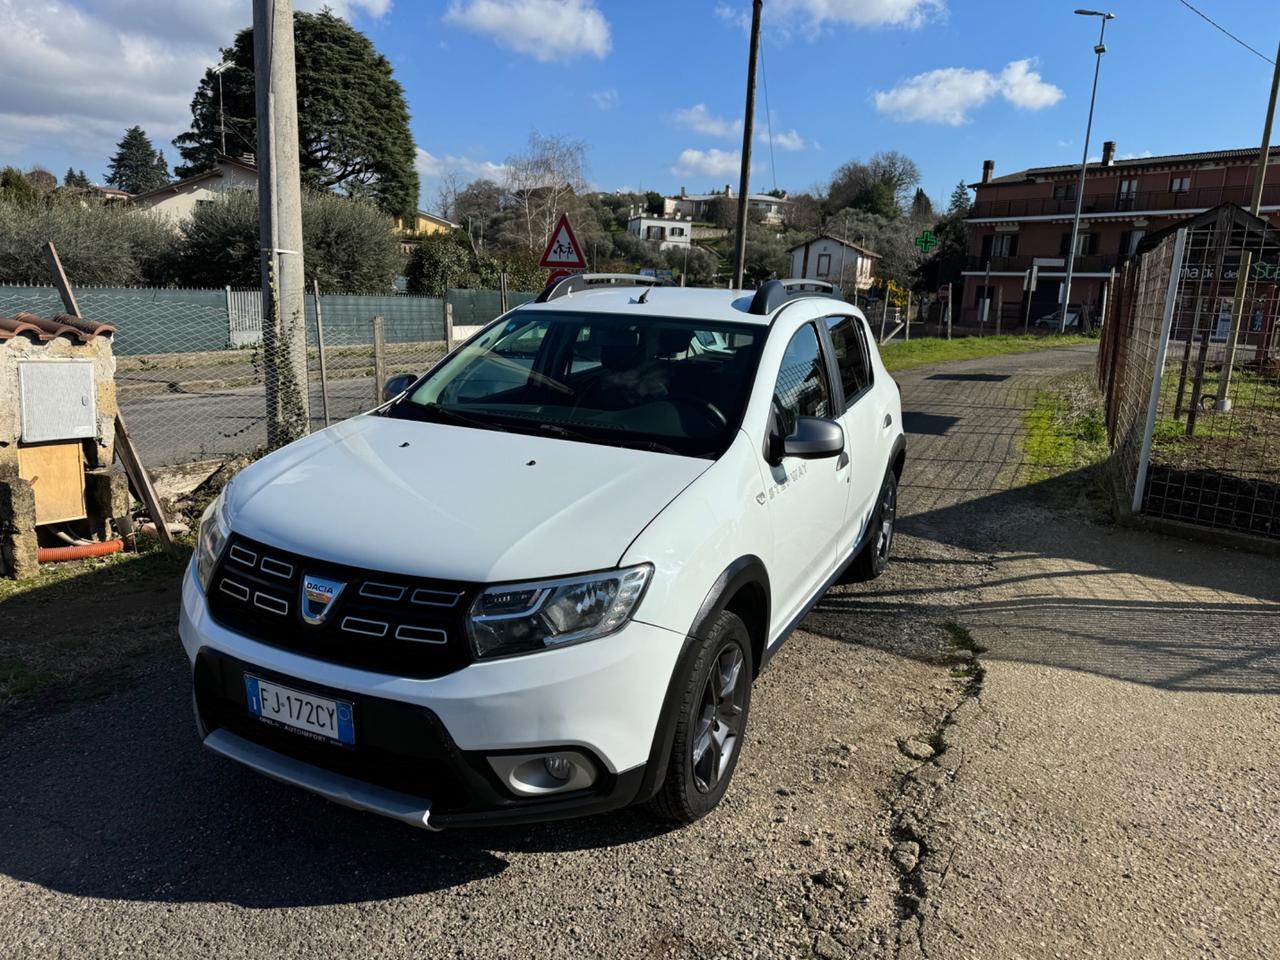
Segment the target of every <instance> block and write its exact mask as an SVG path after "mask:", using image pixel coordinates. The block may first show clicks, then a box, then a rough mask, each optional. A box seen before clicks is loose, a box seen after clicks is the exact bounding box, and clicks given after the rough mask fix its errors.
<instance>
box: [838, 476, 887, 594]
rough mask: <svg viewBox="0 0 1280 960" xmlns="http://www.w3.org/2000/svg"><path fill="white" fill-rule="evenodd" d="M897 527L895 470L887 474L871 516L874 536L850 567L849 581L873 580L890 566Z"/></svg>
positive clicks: (868, 540) (869, 539)
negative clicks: (890, 554) (890, 552)
mask: <svg viewBox="0 0 1280 960" xmlns="http://www.w3.org/2000/svg"><path fill="white" fill-rule="evenodd" d="M897 525H898V475H897V474H896V473H894V471H893V468H892V467H890V468H889V471H888V472H887V473H886V474H885V477H884V483H883V484H881V486H880V496H879V498H878V499H877V501H876V511H875V514H874V515H873V516H872V517H871V535H870V536H869V537H868V538H867V542H866V543H865V544H863V546H862V549H861V550H860V551H858V555H857V556H856V557H854V558H853V563H851V564H850V565H849V575H848V577H847V578H846V579H847V580H849V581H854V582H865V581H867V580H874V579H875V578H876V577H878V576H880V574H882V573H884V571H885V568H886V567H888V566H889V551H890V550H892V549H893V535H894V531H895V530H896V529H897Z"/></svg>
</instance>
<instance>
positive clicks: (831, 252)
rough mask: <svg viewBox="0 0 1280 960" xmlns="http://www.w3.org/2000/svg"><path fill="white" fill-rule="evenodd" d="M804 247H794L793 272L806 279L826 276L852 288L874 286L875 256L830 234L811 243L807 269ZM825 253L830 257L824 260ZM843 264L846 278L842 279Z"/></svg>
mask: <svg viewBox="0 0 1280 960" xmlns="http://www.w3.org/2000/svg"><path fill="white" fill-rule="evenodd" d="M804 251H805V248H804V247H797V248H796V249H795V250H792V251H791V276H793V277H799V278H803V279H805V280H826V281H827V282H828V283H834V284H837V285H839V286H843V287H849V288H853V287H857V288H858V289H861V290H865V289H866V288H867V287H870V286H871V282H872V279H873V264H874V262H875V261H874V260H873V259H872V258H871V257H865V256H863V255H862V254H860V253H858V251H857V250H853V249H851V248H849V247H846V246H844V245H843V244H841V243H839V242H837V241H835V240H832V239H830V238H828V237H820V238H819V239H817V240H814V241H813V242H811V243H810V244H809V265H808V269H805V265H804V255H805V254H804ZM842 251H843V253H842ZM842 256H843V258H844V259H843V264H842V261H841V257H842ZM823 257H828V258H830V259H829V260H827V261H826V262H825V263H824V262H823V260H822V258H823ZM822 266H825V267H826V270H825V271H823V270H821V269H820V267H822ZM842 266H843V282H841V273H842V270H841V268H842ZM802 271H803V272H802Z"/></svg>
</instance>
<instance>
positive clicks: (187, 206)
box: [135, 165, 258, 223]
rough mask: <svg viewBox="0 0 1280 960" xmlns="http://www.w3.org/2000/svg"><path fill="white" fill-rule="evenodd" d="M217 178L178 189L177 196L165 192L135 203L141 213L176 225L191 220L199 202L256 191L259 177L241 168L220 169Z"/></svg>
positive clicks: (226, 167) (175, 193) (173, 193)
mask: <svg viewBox="0 0 1280 960" xmlns="http://www.w3.org/2000/svg"><path fill="white" fill-rule="evenodd" d="M219 169H220V170H221V171H222V176H220V177H208V178H207V179H204V180H201V181H199V182H198V183H193V184H190V185H189V186H186V187H181V188H179V189H178V191H177V192H171V191H165V192H163V193H157V194H155V195H153V196H150V197H147V198H146V199H144V200H142V201H135V206H137V207H138V209H140V210H145V211H147V212H148V213H150V214H152V215H154V216H156V217H160V218H163V219H166V220H170V221H172V222H174V223H177V222H178V221H180V220H185V219H186V218H187V217H189V216H191V213H192V211H194V210H195V208H196V204H197V203H199V202H200V201H201V200H217V199H218V198H219V197H220V196H221V195H222V194H224V193H226V192H227V191H229V190H257V189H258V176H257V174H256V173H250V172H249V171H247V170H243V169H241V168H240V167H233V166H229V165H228V166H220V167H219Z"/></svg>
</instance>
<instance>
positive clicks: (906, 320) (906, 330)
mask: <svg viewBox="0 0 1280 960" xmlns="http://www.w3.org/2000/svg"><path fill="white" fill-rule="evenodd" d="M903 322H904V323H906V326H905V327H904V328H903V330H904V333H903V335H902V338H903V340H910V339H911V291H910V290H908V291H907V315H906V316H905V317H903Z"/></svg>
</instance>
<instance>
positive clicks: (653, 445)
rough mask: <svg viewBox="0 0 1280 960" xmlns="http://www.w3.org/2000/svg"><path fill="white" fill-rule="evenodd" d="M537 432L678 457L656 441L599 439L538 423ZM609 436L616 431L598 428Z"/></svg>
mask: <svg viewBox="0 0 1280 960" xmlns="http://www.w3.org/2000/svg"><path fill="white" fill-rule="evenodd" d="M538 429H539V430H545V431H546V432H547V433H554V434H555V435H556V436H558V437H562V438H564V439H565V440H581V441H584V442H586V443H603V444H607V445H610V446H615V447H632V448H634V449H637V450H652V451H653V452H655V453H674V454H676V455H677V456H679V455H680V451H679V450H676V449H674V448H673V447H668V446H667V445H666V444H665V443H659V442H658V441H656V440H641V439H638V438H633V437H614V436H610V437H599V436H592V435H591V434H588V433H584V432H582V431H581V430H573V429H570V428H569V427H562V426H560V424H558V423H539V424H538ZM600 429H601V430H605V431H607V432H609V433H610V434H613V433H617V432H618V431H617V430H614V429H611V428H609V427H603V426H602V427H600Z"/></svg>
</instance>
